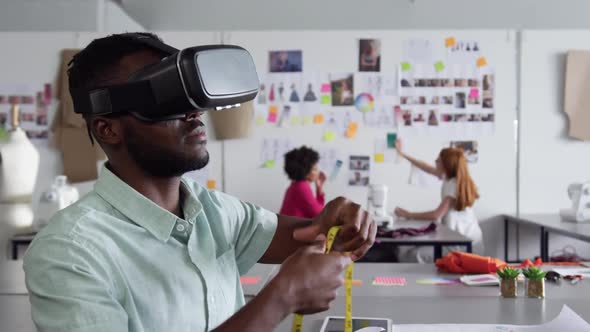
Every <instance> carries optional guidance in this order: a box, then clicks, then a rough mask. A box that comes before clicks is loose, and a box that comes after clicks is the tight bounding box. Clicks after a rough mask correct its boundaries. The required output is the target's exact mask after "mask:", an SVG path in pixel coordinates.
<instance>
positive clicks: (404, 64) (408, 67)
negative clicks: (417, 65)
mask: <svg viewBox="0 0 590 332" xmlns="http://www.w3.org/2000/svg"><path fill="white" fill-rule="evenodd" d="M401 66H402V71H410V70H412V65H411V64H410V63H409V62H402V65H401Z"/></svg>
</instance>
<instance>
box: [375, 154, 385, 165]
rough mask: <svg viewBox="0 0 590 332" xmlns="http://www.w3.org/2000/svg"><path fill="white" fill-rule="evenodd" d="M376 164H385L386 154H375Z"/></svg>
mask: <svg viewBox="0 0 590 332" xmlns="http://www.w3.org/2000/svg"><path fill="white" fill-rule="evenodd" d="M375 162H376V163H382V162H385V154H383V153H375Z"/></svg>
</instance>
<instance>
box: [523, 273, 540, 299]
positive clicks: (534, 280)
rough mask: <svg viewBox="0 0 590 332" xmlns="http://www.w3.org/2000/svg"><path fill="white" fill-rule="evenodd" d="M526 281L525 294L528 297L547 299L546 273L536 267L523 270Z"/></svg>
mask: <svg viewBox="0 0 590 332" xmlns="http://www.w3.org/2000/svg"><path fill="white" fill-rule="evenodd" d="M522 274H524V276H525V278H526V280H525V294H526V296H528V297H536V298H540V299H541V298H544V297H545V274H546V273H545V272H543V271H542V270H541V269H539V268H536V267H529V268H528V269H523V270H522Z"/></svg>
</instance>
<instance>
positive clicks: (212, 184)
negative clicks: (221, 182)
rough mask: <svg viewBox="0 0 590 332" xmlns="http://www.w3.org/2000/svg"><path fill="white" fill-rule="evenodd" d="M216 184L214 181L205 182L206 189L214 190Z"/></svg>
mask: <svg viewBox="0 0 590 332" xmlns="http://www.w3.org/2000/svg"><path fill="white" fill-rule="evenodd" d="M215 187H216V183H215V180H207V189H215Z"/></svg>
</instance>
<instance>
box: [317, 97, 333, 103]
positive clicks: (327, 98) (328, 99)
mask: <svg viewBox="0 0 590 332" xmlns="http://www.w3.org/2000/svg"><path fill="white" fill-rule="evenodd" d="M320 102H321V103H322V104H324V105H330V104H332V96H330V95H322V97H321V98H320Z"/></svg>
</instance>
